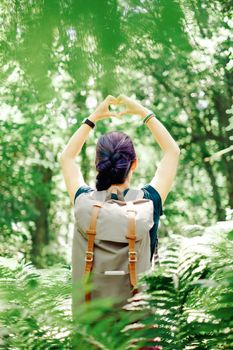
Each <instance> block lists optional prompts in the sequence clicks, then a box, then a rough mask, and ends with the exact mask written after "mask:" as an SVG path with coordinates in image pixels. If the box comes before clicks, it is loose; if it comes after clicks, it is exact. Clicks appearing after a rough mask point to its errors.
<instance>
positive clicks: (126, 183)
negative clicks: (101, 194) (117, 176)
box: [108, 182, 129, 191]
mask: <svg viewBox="0 0 233 350" xmlns="http://www.w3.org/2000/svg"><path fill="white" fill-rule="evenodd" d="M113 187H117V188H119V190H120V191H124V190H126V189H127V188H129V182H124V183H123V184H112V185H111V186H110V187H109V188H108V191H109V190H110V189H112V188H113Z"/></svg>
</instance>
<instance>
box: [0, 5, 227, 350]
mask: <svg viewBox="0 0 233 350" xmlns="http://www.w3.org/2000/svg"><path fill="white" fill-rule="evenodd" d="M232 14H233V8H232V2H231V1H230V0H85V1H81V0H37V1H36V0H30V1H26V0H21V1H19V0H14V1H13V0H2V1H1V3H0V43H1V45H0V62H1V69H0V79H1V84H0V140H1V143H0V160H1V162H0V179H1V182H0V186H1V187H0V232H1V235H0V252H1V256H0V297H1V311H0V348H1V349H12V350H16V349H17V350H18V349H26V350H27V349H30V350H31V349H33V350H34V349H35V350H39V349H77V350H86V349H90V350H92V349H103V350H130V349H151V350H152V349H154V350H159V349H160V350H169V349H170V350H195V349H198V350H223V349H224V350H226V349H229V350H230V349H232V348H233V332H232V328H233V269H232V266H233V264H232V262H233V261H232V260H233V259H232V251H233V181H232V179H233V153H232V151H233V143H232V140H233V132H232V130H233V105H232V91H233V75H232V68H233V55H232V54H233V50H232V38H233V30H232V28H233V20H232ZM120 94H124V95H126V96H130V97H132V98H135V99H137V100H138V101H140V103H141V104H142V105H144V106H145V107H146V108H149V109H150V110H152V111H153V112H154V113H155V115H156V116H157V118H158V119H159V120H160V121H161V122H162V123H163V125H164V126H165V127H166V128H167V129H168V130H169V132H170V133H171V135H172V137H173V138H174V140H176V142H177V144H178V145H179V148H180V150H181V153H180V160H179V166H178V171H177V175H176V178H175V181H174V184H173V186H172V189H171V191H170V193H169V195H168V197H167V199H166V201H165V203H164V206H163V215H162V216H161V218H160V223H159V228H158V237H159V241H158V242H159V243H158V244H159V245H158V263H156V264H155V265H154V267H153V270H152V271H151V272H150V273H148V274H145V275H144V276H143V277H142V279H141V281H142V283H146V285H147V290H146V292H145V297H144V299H143V301H142V302H140V303H136V302H132V303H131V304H130V305H129V311H128V312H126V313H125V312H122V311H119V310H116V309H114V307H113V306H112V300H111V299H110V298H108V299H106V300H104V301H103V300H101V301H98V300H97V301H93V302H91V303H90V305H89V306H88V307H85V306H83V308H80V315H79V318H78V321H77V322H76V323H73V322H72V317H71V307H70V304H71V244H72V235H73V227H74V214H73V207H72V205H71V202H70V199H69V196H68V192H67V190H66V187H65V183H64V179H63V177H62V172H61V166H60V164H59V156H60V154H61V152H62V151H63V149H64V147H65V145H66V144H67V142H68V140H69V139H70V137H71V136H72V134H73V133H74V132H75V131H76V130H77V129H78V128H79V126H80V125H81V122H82V120H83V119H84V118H87V117H88V116H89V115H90V114H91V113H92V112H93V111H94V110H95V108H96V106H97V105H98V104H99V103H100V102H101V101H103V99H104V98H105V97H106V96H107V95H112V96H118V95H120ZM113 130H118V131H124V132H126V133H127V134H128V135H129V136H130V137H131V138H132V140H133V142H134V145H135V149H136V152H137V157H138V159H139V166H138V167H137V169H136V171H135V173H134V175H133V178H132V187H140V186H142V185H144V184H146V183H149V182H150V181H151V179H152V177H153V176H154V173H155V170H156V167H157V166H158V164H159V161H160V159H161V157H162V151H161V149H160V147H159V145H158V144H157V143H156V142H155V140H154V138H153V137H152V135H151V133H150V130H149V129H148V128H147V127H146V126H145V125H143V123H142V121H141V120H140V119H139V118H138V116H136V115H135V116H134V115H133V116H127V115H126V116H122V117H121V118H120V119H114V118H109V119H104V120H101V121H99V122H98V124H97V125H96V127H95V130H93V131H92V132H91V133H90V135H89V137H88V139H87V141H86V142H85V144H84V146H83V148H82V151H81V154H80V155H79V157H78V159H77V163H78V164H79V165H80V167H81V170H82V174H83V177H84V180H85V182H86V183H87V184H89V185H90V186H92V187H94V186H95V179H96V170H95V164H94V157H95V149H96V142H97V140H98V138H99V137H100V136H101V135H102V134H104V133H106V132H108V131H113Z"/></svg>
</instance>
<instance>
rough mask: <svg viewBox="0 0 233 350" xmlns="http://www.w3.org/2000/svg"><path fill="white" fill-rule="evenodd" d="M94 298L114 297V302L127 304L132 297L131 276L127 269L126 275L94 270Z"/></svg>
mask: <svg viewBox="0 0 233 350" xmlns="http://www.w3.org/2000/svg"><path fill="white" fill-rule="evenodd" d="M92 283H93V291H92V293H91V294H92V297H93V298H108V297H110V298H111V297H112V298H113V300H114V304H117V305H119V304H122V305H123V304H126V303H127V299H128V298H130V297H132V292H131V289H132V287H131V285H130V276H129V273H128V272H127V271H125V274H124V275H122V274H121V275H120V274H115V275H109V274H105V273H104V272H95V271H92Z"/></svg>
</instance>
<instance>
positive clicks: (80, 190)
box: [74, 185, 94, 201]
mask: <svg viewBox="0 0 233 350" xmlns="http://www.w3.org/2000/svg"><path fill="white" fill-rule="evenodd" d="M91 191H94V189H93V188H92V187H91V186H89V185H83V186H81V187H79V188H78V189H77V191H76V192H75V196H74V201H75V199H76V198H77V197H78V196H79V195H80V194H82V193H88V192H91Z"/></svg>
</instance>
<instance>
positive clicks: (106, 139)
mask: <svg viewBox="0 0 233 350" xmlns="http://www.w3.org/2000/svg"><path fill="white" fill-rule="evenodd" d="M135 159H136V153H135V149H134V145H133V142H132V140H131V138H130V137H129V136H128V135H127V134H125V133H124V132H122V131H111V132H108V133H106V134H104V135H102V136H101V137H100V138H99V140H98V142H97V146H96V159H95V166H96V170H97V171H98V174H97V176H96V189H97V191H102V190H107V189H108V188H109V187H110V186H111V185H112V184H122V183H124V182H125V179H126V177H127V175H128V173H129V170H130V167H131V164H132V162H133V160H135Z"/></svg>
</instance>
